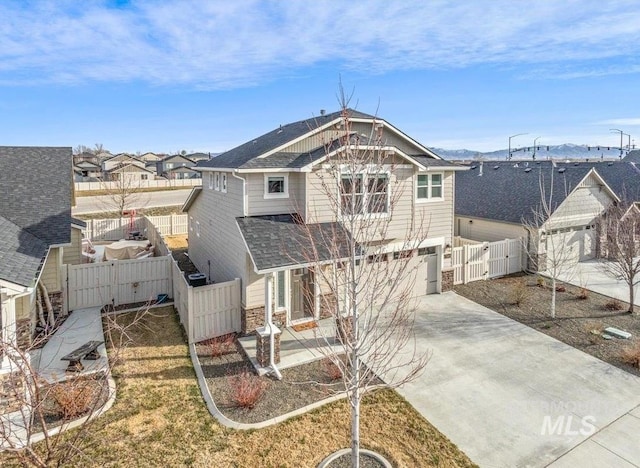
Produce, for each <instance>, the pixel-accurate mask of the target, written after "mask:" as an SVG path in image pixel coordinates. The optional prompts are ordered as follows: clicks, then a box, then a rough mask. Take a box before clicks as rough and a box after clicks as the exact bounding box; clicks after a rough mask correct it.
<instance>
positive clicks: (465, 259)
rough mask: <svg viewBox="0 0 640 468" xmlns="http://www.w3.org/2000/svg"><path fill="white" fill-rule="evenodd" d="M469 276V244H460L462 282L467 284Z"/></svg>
mask: <svg viewBox="0 0 640 468" xmlns="http://www.w3.org/2000/svg"><path fill="white" fill-rule="evenodd" d="M468 277H469V245H468V244H464V245H463V246H462V284H467V278H468Z"/></svg>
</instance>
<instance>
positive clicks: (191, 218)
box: [189, 216, 193, 232]
mask: <svg viewBox="0 0 640 468" xmlns="http://www.w3.org/2000/svg"><path fill="white" fill-rule="evenodd" d="M189 231H191V232H193V216H189Z"/></svg>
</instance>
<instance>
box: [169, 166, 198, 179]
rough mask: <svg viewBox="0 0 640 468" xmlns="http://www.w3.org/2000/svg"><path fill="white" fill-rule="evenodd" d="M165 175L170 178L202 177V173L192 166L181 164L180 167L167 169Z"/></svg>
mask: <svg viewBox="0 0 640 468" xmlns="http://www.w3.org/2000/svg"><path fill="white" fill-rule="evenodd" d="M164 177H166V178H167V179H170V180H175V179H200V178H201V177H202V174H201V173H200V172H199V171H197V170H195V169H193V168H191V167H185V166H179V167H174V168H172V169H167V170H166V171H165V172H164Z"/></svg>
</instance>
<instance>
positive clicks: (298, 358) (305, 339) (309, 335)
mask: <svg viewBox="0 0 640 468" xmlns="http://www.w3.org/2000/svg"><path fill="white" fill-rule="evenodd" d="M316 323H317V324H318V326H317V327H315V328H311V329H308V330H303V331H299V332H298V331H295V330H294V329H293V328H283V329H282V336H281V337H280V363H279V364H277V366H278V369H281V370H282V369H286V368H288V367H295V366H299V365H301V364H306V363H308V362H313V361H316V360H318V359H322V358H324V357H325V356H326V354H327V352H329V351H330V347H331V348H333V351H336V352H340V351H341V346H340V344H339V342H338V341H337V340H336V338H335V331H334V326H333V321H332V319H330V318H329V319H323V320H319V321H317V322H316ZM238 341H239V342H240V345H241V346H242V348H243V349H244V352H245V353H246V354H247V356H248V357H249V359H250V360H251V363H252V364H253V366H254V367H255V369H256V371H257V372H258V374H260V375H264V374H265V373H266V372H267V371H268V368H265V367H262V366H260V365H259V364H258V362H257V361H256V337H255V336H246V337H244V338H240V340H238Z"/></svg>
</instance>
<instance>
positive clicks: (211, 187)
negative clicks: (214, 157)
mask: <svg viewBox="0 0 640 468" xmlns="http://www.w3.org/2000/svg"><path fill="white" fill-rule="evenodd" d="M208 180H209V189H210V190H213V172H209V174H208Z"/></svg>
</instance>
